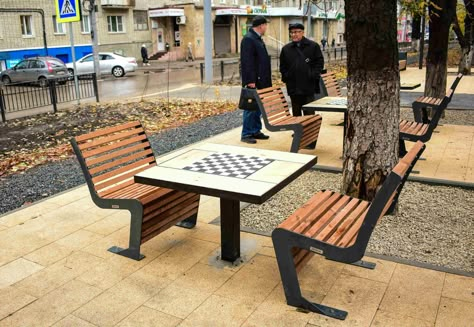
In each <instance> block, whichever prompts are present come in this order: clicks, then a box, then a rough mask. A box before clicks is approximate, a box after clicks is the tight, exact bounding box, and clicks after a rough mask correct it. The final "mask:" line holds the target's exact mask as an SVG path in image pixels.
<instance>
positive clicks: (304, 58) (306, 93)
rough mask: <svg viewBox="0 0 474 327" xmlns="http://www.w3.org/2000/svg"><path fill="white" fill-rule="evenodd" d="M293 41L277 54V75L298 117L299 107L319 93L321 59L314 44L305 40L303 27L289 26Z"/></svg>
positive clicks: (298, 25)
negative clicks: (278, 62)
mask: <svg viewBox="0 0 474 327" xmlns="http://www.w3.org/2000/svg"><path fill="white" fill-rule="evenodd" d="M289 30H290V36H291V40H292V42H290V43H288V44H287V45H285V46H284V47H283V49H282V50H281V54H280V73H281V76H282V79H283V82H284V83H285V84H286V89H287V91H288V95H289V96H290V98H291V106H292V112H293V116H301V107H302V106H303V105H305V104H307V103H310V102H311V101H313V100H314V94H315V93H319V92H320V90H319V79H320V77H321V70H322V69H323V68H324V57H323V54H322V52H321V48H320V47H319V45H318V44H317V43H316V42H313V41H311V40H308V39H307V38H305V37H304V26H303V24H300V23H297V24H291V25H290V28H289Z"/></svg>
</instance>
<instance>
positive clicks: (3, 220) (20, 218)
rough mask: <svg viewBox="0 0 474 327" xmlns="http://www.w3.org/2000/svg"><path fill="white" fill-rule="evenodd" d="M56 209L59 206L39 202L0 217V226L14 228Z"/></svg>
mask: <svg viewBox="0 0 474 327" xmlns="http://www.w3.org/2000/svg"><path fill="white" fill-rule="evenodd" d="M57 208H59V205H57V204H54V203H46V202H40V203H37V204H32V205H30V206H27V207H25V208H23V209H21V210H18V211H15V212H14V213H11V214H9V215H6V216H3V217H0V225H4V226H7V227H12V226H16V225H19V224H21V223H24V222H25V221H28V220H30V219H35V218H39V217H41V216H42V215H44V214H46V213H48V212H50V211H52V210H55V209H57Z"/></svg>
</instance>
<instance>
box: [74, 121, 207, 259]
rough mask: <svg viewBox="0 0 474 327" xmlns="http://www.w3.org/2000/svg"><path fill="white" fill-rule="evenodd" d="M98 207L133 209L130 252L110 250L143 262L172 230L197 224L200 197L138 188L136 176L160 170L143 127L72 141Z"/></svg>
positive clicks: (127, 127)
mask: <svg viewBox="0 0 474 327" xmlns="http://www.w3.org/2000/svg"><path fill="white" fill-rule="evenodd" d="M71 144H72V147H73V149H74V152H75V154H76V156H77V159H78V160H79V163H80V165H81V169H82V172H83V173H84V177H85V179H86V182H87V186H88V188H89V192H90V194H91V197H92V200H93V201H94V203H95V204H96V205H97V206H98V207H100V208H104V209H122V210H129V211H130V214H131V223H130V240H129V247H128V248H127V249H122V248H119V247H116V246H113V247H111V248H110V249H109V251H111V252H113V253H118V254H120V255H123V256H126V257H128V258H132V259H135V260H140V259H142V258H143V257H144V256H143V255H142V254H140V246H141V244H143V243H144V242H146V241H148V240H150V239H151V238H153V237H155V236H156V235H158V234H160V233H161V232H163V231H165V230H167V229H168V228H170V227H171V226H173V225H175V224H178V225H179V226H181V227H185V228H192V227H194V225H195V224H196V218H197V211H198V206H199V195H198V194H193V193H186V192H181V191H175V190H171V189H166V188H160V187H155V186H149V185H144V184H139V183H135V182H134V180H133V177H134V175H135V174H137V173H139V172H142V171H144V170H146V169H149V168H151V167H153V166H156V161H155V156H154V154H153V150H152V149H151V145H150V142H149V141H148V139H147V136H146V134H145V131H144V129H143V127H142V125H141V123H140V122H138V121H135V122H130V123H126V124H122V125H118V126H114V127H110V128H106V129H101V130H97V131H94V132H91V133H88V134H85V135H81V136H77V137H76V138H73V139H72V140H71Z"/></svg>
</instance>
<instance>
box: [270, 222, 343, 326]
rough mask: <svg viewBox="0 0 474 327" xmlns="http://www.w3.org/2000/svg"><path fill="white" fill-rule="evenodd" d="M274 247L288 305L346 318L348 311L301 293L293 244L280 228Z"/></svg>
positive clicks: (276, 233) (274, 235)
mask: <svg viewBox="0 0 474 327" xmlns="http://www.w3.org/2000/svg"><path fill="white" fill-rule="evenodd" d="M272 240H273V247H274V249H275V254H276V258H277V263H278V268H279V270H280V276H281V281H282V283H283V290H284V291H285V297H286V303H287V304H288V305H291V306H294V307H297V308H301V309H303V310H308V311H311V312H315V313H319V314H322V315H325V316H328V317H331V318H335V319H340V320H344V319H346V317H347V312H346V311H342V310H339V309H335V308H331V307H327V306H325V305H322V304H317V303H313V302H310V301H308V300H306V299H305V298H304V297H303V295H302V294H301V289H300V285H299V281H298V275H297V272H296V267H295V263H294V261H293V255H292V253H291V248H292V245H291V244H290V242H289V241H288V237H287V236H286V235H285V234H284V233H282V232H279V231H278V230H276V231H274V232H273V235H272Z"/></svg>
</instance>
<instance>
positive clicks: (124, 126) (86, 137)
mask: <svg viewBox="0 0 474 327" xmlns="http://www.w3.org/2000/svg"><path fill="white" fill-rule="evenodd" d="M137 127H141V124H140V122H139V121H132V122H130V123H126V124H122V125H118V126H114V127H109V128H105V129H100V130H97V131H95V132H92V133H88V134H83V135H79V136H76V141H77V142H83V141H86V140H90V139H93V138H96V137H99V136H104V135H108V134H114V133H116V132H120V131H123V130H125V129H130V128H137Z"/></svg>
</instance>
